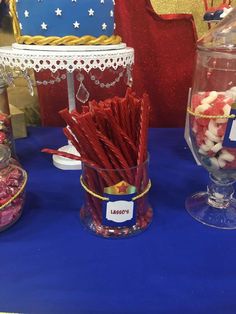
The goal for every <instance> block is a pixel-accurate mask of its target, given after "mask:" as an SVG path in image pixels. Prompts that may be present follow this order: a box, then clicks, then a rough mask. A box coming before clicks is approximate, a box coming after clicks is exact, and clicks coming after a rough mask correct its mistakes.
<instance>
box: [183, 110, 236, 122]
mask: <svg viewBox="0 0 236 314" xmlns="http://www.w3.org/2000/svg"><path fill="white" fill-rule="evenodd" d="M187 112H188V113H189V114H190V115H191V116H194V117H197V118H205V119H234V118H236V116H235V114H231V115H221V116H210V115H207V114H201V113H196V112H193V111H192V110H191V109H190V108H188V109H187Z"/></svg>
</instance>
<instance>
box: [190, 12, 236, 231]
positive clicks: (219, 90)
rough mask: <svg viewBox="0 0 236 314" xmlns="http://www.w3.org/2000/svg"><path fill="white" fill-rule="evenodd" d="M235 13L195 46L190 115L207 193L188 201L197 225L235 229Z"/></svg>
mask: <svg viewBox="0 0 236 314" xmlns="http://www.w3.org/2000/svg"><path fill="white" fill-rule="evenodd" d="M235 21H236V8H235V9H233V10H232V12H231V13H230V14H229V15H228V16H227V17H226V18H225V19H224V20H223V21H222V22H221V23H219V24H218V25H217V26H216V27H215V28H214V29H212V30H211V31H210V32H209V33H207V34H206V35H205V36H204V37H203V38H201V39H200V40H199V41H198V45H197V48H198V49H197V59H196V68H195V74H194V79H193V86H192V95H191V99H190V104H189V108H188V112H189V114H190V137H191V142H192V145H193V150H194V152H195V154H196V156H197V159H198V160H199V162H200V164H201V165H202V166H203V167H205V168H206V170H207V171H208V172H209V174H210V179H211V183H210V184H209V185H208V189H207V191H206V192H200V193H196V194H194V195H193V196H192V197H190V198H188V199H187V201H186V208H187V210H188V212H189V213H190V214H191V215H192V216H193V217H194V218H195V219H197V220H198V221H200V222H202V223H204V224H206V225H209V226H213V227H217V228H223V229H234V228H236V201H235V199H234V197H233V194H234V188H233V184H234V182H235V180H236V23H235Z"/></svg>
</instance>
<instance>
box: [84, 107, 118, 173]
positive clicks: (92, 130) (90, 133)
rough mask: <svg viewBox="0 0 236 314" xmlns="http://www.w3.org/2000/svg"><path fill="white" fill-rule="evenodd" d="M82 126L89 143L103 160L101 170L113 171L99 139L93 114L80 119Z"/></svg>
mask: <svg viewBox="0 0 236 314" xmlns="http://www.w3.org/2000/svg"><path fill="white" fill-rule="evenodd" d="M80 125H81V128H82V130H83V131H84V132H85V136H86V138H87V140H88V143H90V145H91V146H92V147H93V149H94V150H95V152H96V154H97V155H98V157H99V159H100V160H101V164H102V166H101V168H105V169H111V167H112V166H111V164H110V162H109V160H108V158H107V155H106V153H105V151H104V149H103V147H102V145H101V144H100V142H99V139H98V137H97V134H96V127H95V125H94V123H93V120H92V118H91V114H88V113H86V114H85V115H83V116H81V117H80Z"/></svg>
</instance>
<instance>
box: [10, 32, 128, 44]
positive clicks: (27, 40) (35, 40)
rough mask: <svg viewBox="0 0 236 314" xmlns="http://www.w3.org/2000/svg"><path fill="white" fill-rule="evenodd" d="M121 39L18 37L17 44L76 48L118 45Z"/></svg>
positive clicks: (103, 36)
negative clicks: (76, 46) (77, 46)
mask: <svg viewBox="0 0 236 314" xmlns="http://www.w3.org/2000/svg"><path fill="white" fill-rule="evenodd" d="M121 40H122V39H121V37H120V36H117V35H112V36H110V37H109V36H105V35H102V36H100V37H94V36H89V35H86V36H82V37H77V36H72V35H71V36H64V37H58V36H48V37H45V36H27V35H25V36H16V42H17V43H18V44H27V45H32V44H34V45H54V46H59V45H65V46H75V45H117V44H120V43H121Z"/></svg>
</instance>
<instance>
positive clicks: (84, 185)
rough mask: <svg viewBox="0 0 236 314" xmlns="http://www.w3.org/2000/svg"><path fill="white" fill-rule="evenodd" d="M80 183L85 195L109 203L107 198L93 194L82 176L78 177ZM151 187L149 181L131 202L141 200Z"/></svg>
mask: <svg viewBox="0 0 236 314" xmlns="http://www.w3.org/2000/svg"><path fill="white" fill-rule="evenodd" d="M80 183H81V185H82V187H83V188H84V190H85V191H86V192H87V193H89V194H90V195H92V196H94V197H96V198H98V199H99V200H101V201H109V198H108V197H104V196H101V195H99V194H97V193H94V192H93V191H91V190H90V189H89V188H88V187H87V186H86V184H85V183H84V181H83V178H82V176H81V177H80ZM151 187H152V183H151V180H149V182H148V185H147V186H146V188H145V190H144V191H143V192H142V193H140V194H139V195H136V196H135V197H133V198H132V201H136V200H137V199H139V198H142V197H143V196H144V195H146V194H147V193H148V192H149V191H150V189H151Z"/></svg>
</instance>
